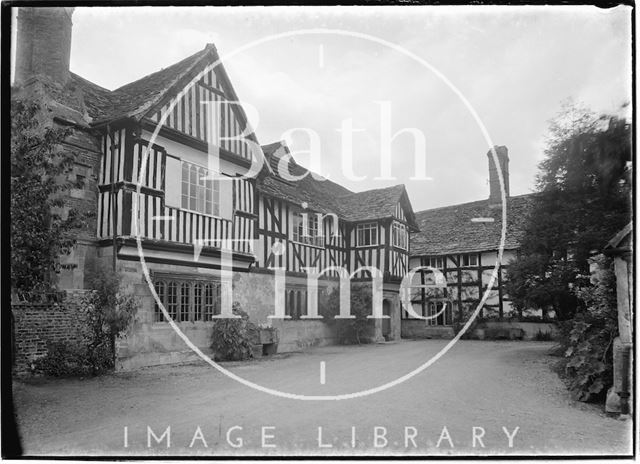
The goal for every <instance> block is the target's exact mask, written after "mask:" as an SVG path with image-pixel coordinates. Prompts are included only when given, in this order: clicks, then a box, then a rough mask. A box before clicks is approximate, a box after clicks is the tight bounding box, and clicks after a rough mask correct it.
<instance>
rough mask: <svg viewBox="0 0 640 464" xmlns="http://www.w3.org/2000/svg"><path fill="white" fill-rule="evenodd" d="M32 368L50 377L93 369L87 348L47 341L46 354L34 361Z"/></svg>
mask: <svg viewBox="0 0 640 464" xmlns="http://www.w3.org/2000/svg"><path fill="white" fill-rule="evenodd" d="M33 368H34V370H35V371H37V372H42V373H43V374H45V375H48V376H51V377H73V376H82V375H89V374H91V372H92V371H93V369H92V366H91V364H90V362H89V357H88V353H87V348H86V347H84V346H82V345H80V344H77V343H74V344H67V343H65V342H55V343H49V344H48V345H47V354H46V355H45V356H43V357H42V358H39V359H37V360H36V361H34V363H33Z"/></svg>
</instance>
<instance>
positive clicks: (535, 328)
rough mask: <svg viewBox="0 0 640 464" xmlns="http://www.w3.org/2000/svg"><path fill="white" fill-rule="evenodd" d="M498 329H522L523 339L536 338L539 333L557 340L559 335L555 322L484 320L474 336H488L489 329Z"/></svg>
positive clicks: (474, 331) (475, 330)
mask: <svg viewBox="0 0 640 464" xmlns="http://www.w3.org/2000/svg"><path fill="white" fill-rule="evenodd" d="M496 329H505V330H509V329H516V330H522V339H523V340H536V337H537V336H538V334H539V333H540V334H542V336H543V337H548V339H549V340H555V339H557V337H558V327H557V325H556V324H555V323H553V322H512V321H484V322H481V323H479V324H478V326H477V327H476V328H475V329H474V330H473V336H474V338H480V339H482V338H487V337H486V335H487V331H491V330H494V331H495V330H496Z"/></svg>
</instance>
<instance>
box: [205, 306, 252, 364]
mask: <svg viewBox="0 0 640 464" xmlns="http://www.w3.org/2000/svg"><path fill="white" fill-rule="evenodd" d="M233 314H234V315H237V316H240V318H239V319H215V320H214V322H213V329H212V334H211V349H212V350H213V351H214V360H216V361H242V360H245V359H249V358H250V357H252V356H253V352H252V349H251V345H252V341H253V340H255V337H256V335H255V334H256V331H257V327H256V326H255V324H253V323H251V322H249V316H248V315H247V313H245V312H244V311H242V310H241V309H240V307H239V306H238V304H237V303H234V304H233Z"/></svg>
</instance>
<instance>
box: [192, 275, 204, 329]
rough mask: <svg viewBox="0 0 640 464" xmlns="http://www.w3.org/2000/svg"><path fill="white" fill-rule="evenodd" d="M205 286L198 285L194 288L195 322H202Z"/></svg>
mask: <svg viewBox="0 0 640 464" xmlns="http://www.w3.org/2000/svg"><path fill="white" fill-rule="evenodd" d="M203 296H204V295H203V285H202V284H201V283H197V284H195V285H194V286H193V320H194V321H201V320H202V312H203V309H204V299H203Z"/></svg>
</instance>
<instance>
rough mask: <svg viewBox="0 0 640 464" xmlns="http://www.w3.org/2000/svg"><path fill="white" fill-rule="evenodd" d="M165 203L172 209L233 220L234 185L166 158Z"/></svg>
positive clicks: (214, 175) (220, 177)
mask: <svg viewBox="0 0 640 464" xmlns="http://www.w3.org/2000/svg"><path fill="white" fill-rule="evenodd" d="M216 177H217V178H216ZM164 202H165V205H166V206H169V207H172V208H178V209H182V210H185V211H190V212H193V213H197V214H203V215H207V216H216V217H221V218H224V219H232V216H233V182H232V181H231V178H228V180H227V178H226V177H222V176H221V175H220V174H215V173H213V171H210V170H209V169H207V168H206V167H204V166H201V165H199V164H196V163H191V162H189V161H184V160H180V159H179V158H176V157H174V156H171V155H167V156H166V163H165V185H164Z"/></svg>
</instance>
